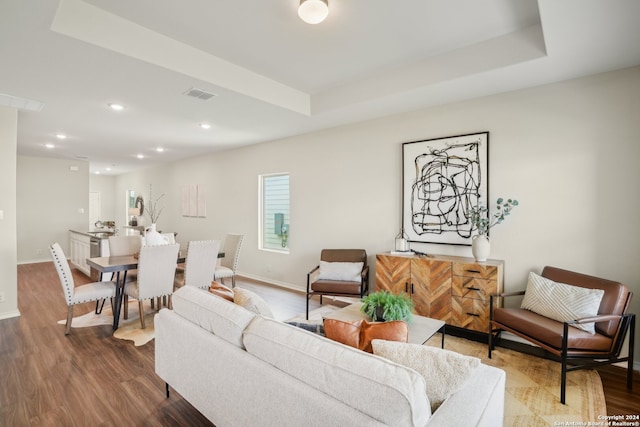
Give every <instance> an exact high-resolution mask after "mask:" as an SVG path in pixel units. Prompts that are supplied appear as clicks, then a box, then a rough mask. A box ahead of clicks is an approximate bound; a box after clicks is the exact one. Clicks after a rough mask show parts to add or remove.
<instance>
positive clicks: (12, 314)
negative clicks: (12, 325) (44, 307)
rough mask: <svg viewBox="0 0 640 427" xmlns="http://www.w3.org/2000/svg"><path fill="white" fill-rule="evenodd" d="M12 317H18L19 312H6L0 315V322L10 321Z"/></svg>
mask: <svg viewBox="0 0 640 427" xmlns="http://www.w3.org/2000/svg"><path fill="white" fill-rule="evenodd" d="M14 317H20V310H13V311H7V312H6V313H0V320H4V319H12V318H14Z"/></svg>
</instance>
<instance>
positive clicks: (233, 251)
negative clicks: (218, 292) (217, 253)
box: [214, 234, 244, 288]
mask: <svg viewBox="0 0 640 427" xmlns="http://www.w3.org/2000/svg"><path fill="white" fill-rule="evenodd" d="M242 239H244V236H243V235H242V234H227V235H226V236H225V238H224V243H223V245H222V252H224V258H222V260H220V265H219V266H217V267H216V270H215V274H214V280H218V279H220V280H221V281H222V283H224V279H225V278H228V277H231V287H232V288H235V287H236V270H237V268H238V258H239V256H240V246H242Z"/></svg>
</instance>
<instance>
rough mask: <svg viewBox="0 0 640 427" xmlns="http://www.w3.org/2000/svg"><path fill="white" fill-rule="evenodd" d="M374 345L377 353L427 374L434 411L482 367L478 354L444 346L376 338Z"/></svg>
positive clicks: (425, 375)
mask: <svg viewBox="0 0 640 427" xmlns="http://www.w3.org/2000/svg"><path fill="white" fill-rule="evenodd" d="M371 345H372V346H373V354H375V355H378V356H381V357H384V358H385V359H388V360H391V361H392V362H395V363H398V364H400V365H403V366H406V367H408V368H411V369H413V370H415V371H417V372H418V373H419V374H420V375H422V376H423V377H424V380H425V382H426V384H427V387H426V392H427V397H428V398H429V402H430V403H431V412H434V411H435V410H436V409H438V408H439V407H440V405H441V404H442V402H444V401H445V400H447V398H448V397H449V396H451V395H452V394H453V393H455V392H456V391H458V390H460V388H461V387H462V386H463V385H464V383H465V382H466V381H467V380H468V379H469V377H470V376H471V375H472V374H473V373H474V371H475V370H476V368H478V366H480V359H478V358H477V357H470V356H465V355H463V354H459V353H456V352H453V351H449V350H443V349H440V348H434V347H427V346H424V345H419V344H407V343H401V342H397V341H385V340H373V341H371Z"/></svg>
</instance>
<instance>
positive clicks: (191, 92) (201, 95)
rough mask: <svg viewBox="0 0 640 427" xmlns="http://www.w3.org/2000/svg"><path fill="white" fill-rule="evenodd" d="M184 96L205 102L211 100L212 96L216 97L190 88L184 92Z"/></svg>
mask: <svg viewBox="0 0 640 427" xmlns="http://www.w3.org/2000/svg"><path fill="white" fill-rule="evenodd" d="M184 94H185V95H187V96H190V97H192V98H198V99H201V100H203V101H206V100H207V99H211V98H213V97H214V96H217V95H216V94H215V93H211V92H206V91H204V90H201V89H196V88H195V87H192V88H191V89H189V90H188V91H186V92H185V93H184Z"/></svg>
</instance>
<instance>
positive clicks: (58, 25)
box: [0, 0, 640, 174]
mask: <svg viewBox="0 0 640 427" xmlns="http://www.w3.org/2000/svg"><path fill="white" fill-rule="evenodd" d="M298 3H299V1H298V0H277V1H276V0H271V1H268V0H244V1H238V0H181V1H179V2H178V1H171V0H85V1H82V0H60V1H53V0H50V1H42V0H0V64H1V65H0V94H6V95H11V96H14V97H20V98H25V99H27V100H34V101H39V102H42V103H43V104H44V108H42V110H41V111H29V110H20V114H19V121H18V154H21V155H30V156H51V157H59V158H88V159H89V161H90V164H91V166H90V169H91V171H92V172H94V173H95V172H98V171H99V172H100V173H103V174H120V173H123V172H128V171H131V170H135V169H138V168H142V167H148V166H152V165H158V164H161V163H165V162H169V161H175V160H178V159H181V158H187V157H193V156H197V155H199V154H202V153H207V152H214V151H217V150H225V149H229V148H233V147H237V146H241V145H247V144H255V143H260V142H264V141H270V140H274V139H278V138H283V137H287V136H292V135H297V134H302V133H308V132H313V131H317V130H320V129H325V128H329V127H334V126H338V125H341V124H345V123H351V122H355V121H360V120H366V119H370V118H374V117H380V116H384V115H389V114H394V113H400V112H403V111H410V110H415V109H418V108H424V107H428V106H433V105H440V104H445V103H450V102H455V101H460V100H464V99H470V98H474V97H479V96H485V95H489V94H493V93H500V92H505V91H511V90H517V89H521V88H526V87H531V86H536V85H540V84H545V83H550V82H554V81H561V80H566V79H569V78H574V77H579V76H583V75H588V74H593V73H598V72H603V71H608V70H614V69H619V68H625V67H629V66H634V65H638V64H640V25H638V24H637V19H638V17H640V1H637V0H608V1H602V0H562V1H558V0H539V1H536V0H447V1H441V0H401V1H392V0H329V7H330V13H329V17H328V18H327V20H326V21H324V22H323V23H321V24H318V25H309V24H305V23H304V22H302V21H301V20H300V19H299V18H298V17H297V14H296V13H297V12H296V9H297V5H298ZM190 88H198V89H202V90H206V91H209V92H212V93H215V94H216V95H217V96H216V97H214V98H212V99H210V100H208V101H201V100H198V99H194V98H189V97H186V96H185V95H184V92H186V91H187V90H189V89H190ZM6 99H7V98H6V97H2V96H0V105H2V104H3V102H5V104H6ZM3 100H4V101H3ZM110 102H117V103H121V104H123V105H125V107H126V108H125V110H124V111H122V112H119V113H116V112H114V111H112V110H110V109H109V108H108V107H107V104H108V103H110ZM202 122H207V123H210V124H211V129H209V130H206V131H205V130H202V129H200V128H199V127H198V124H199V123H202ZM59 132H62V133H64V134H66V135H68V138H67V139H65V140H57V139H56V138H55V134H56V133H59ZM425 136H428V135H426V134H425ZM47 142H53V143H54V144H56V148H54V149H47V148H45V147H44V144H45V143H47ZM157 147H163V148H164V149H165V151H164V152H163V153H158V152H156V151H155V150H156V148H157ZM139 153H141V154H144V155H145V158H144V159H142V160H140V159H137V158H136V155H137V154H139ZM107 167H110V168H111V171H106V168H107Z"/></svg>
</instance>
